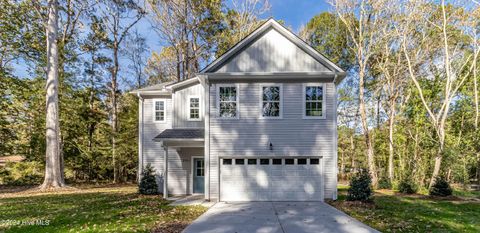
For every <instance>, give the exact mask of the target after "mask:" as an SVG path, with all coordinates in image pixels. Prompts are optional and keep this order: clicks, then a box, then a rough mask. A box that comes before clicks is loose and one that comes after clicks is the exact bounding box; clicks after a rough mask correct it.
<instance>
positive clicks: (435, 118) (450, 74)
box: [397, 0, 478, 186]
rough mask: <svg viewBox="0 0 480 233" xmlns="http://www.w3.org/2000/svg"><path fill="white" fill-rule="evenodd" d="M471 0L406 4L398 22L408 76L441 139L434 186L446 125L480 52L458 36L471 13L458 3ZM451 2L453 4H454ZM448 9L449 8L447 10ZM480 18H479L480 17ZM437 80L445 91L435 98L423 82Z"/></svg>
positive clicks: (443, 145)
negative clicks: (472, 51)
mask: <svg viewBox="0 0 480 233" xmlns="http://www.w3.org/2000/svg"><path fill="white" fill-rule="evenodd" d="M468 3H469V2H468V1H453V2H449V3H448V5H449V6H447V4H446V3H445V1H444V0H442V1H441V2H440V3H439V4H431V3H430V2H429V1H424V0H417V1H411V2H408V3H406V4H405V5H404V7H405V11H404V12H405V15H404V17H405V18H404V20H403V21H401V22H400V23H399V24H397V30H398V33H399V36H400V38H401V49H402V51H403V55H404V57H405V60H406V62H407V67H408V75H409V77H410V79H411V80H412V81H413V83H414V85H415V87H416V89H417V91H418V95H419V97H420V99H421V101H422V104H423V106H424V108H425V110H426V111H427V113H428V116H429V118H430V121H431V123H432V126H433V128H434V129H435V133H436V137H437V140H438V150H437V154H436V156H435V165H434V168H433V173H432V177H431V180H430V186H432V184H433V183H434V181H435V179H436V177H437V176H438V175H439V173H440V169H441V164H442V159H443V155H444V152H445V136H446V132H445V126H446V121H447V119H448V115H449V111H450V106H451V104H452V101H453V100H454V98H455V97H456V95H457V93H458V90H459V88H460V87H461V86H462V85H463V84H464V83H465V81H466V80H467V78H468V77H469V76H470V75H471V73H472V70H473V68H474V64H475V63H476V62H475V61H474V60H473V58H474V57H476V56H477V55H478V51H476V52H475V54H468V53H466V52H465V49H464V48H463V47H464V43H462V42H460V40H459V39H458V38H455V35H459V34H463V33H464V30H465V28H464V26H465V22H466V21H467V20H468V19H469V18H471V17H467V16H468V14H469V13H470V12H468V11H465V9H472V8H469V7H466V8H460V7H458V6H462V5H463V6H465V4H468ZM450 4H451V5H450ZM447 8H448V9H447ZM477 20H478V19H477ZM432 79H437V80H438V81H439V83H440V88H441V91H440V93H439V95H438V97H437V98H436V99H435V100H432V99H428V97H427V96H426V95H425V94H424V90H425V88H424V87H423V85H422V83H423V82H424V81H428V82H430V80H432Z"/></svg>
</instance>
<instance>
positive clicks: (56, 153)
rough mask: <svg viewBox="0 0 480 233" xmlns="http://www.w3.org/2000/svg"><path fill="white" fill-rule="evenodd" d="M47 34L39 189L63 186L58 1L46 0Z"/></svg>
mask: <svg viewBox="0 0 480 233" xmlns="http://www.w3.org/2000/svg"><path fill="white" fill-rule="evenodd" d="M46 36H47V84H46V90H47V95H46V103H47V114H46V128H47V131H46V153H45V154H46V165H45V180H44V181H43V184H42V185H41V186H40V188H41V189H49V188H58V187H63V186H65V181H64V180H63V175H62V172H63V171H62V169H61V158H60V140H59V132H60V123H59V118H60V117H59V110H58V47H57V36H58V1H57V0H49V1H48V20H47V25H46Z"/></svg>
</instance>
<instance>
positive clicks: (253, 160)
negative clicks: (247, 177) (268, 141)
mask: <svg viewBox="0 0 480 233" xmlns="http://www.w3.org/2000/svg"><path fill="white" fill-rule="evenodd" d="M248 164H257V160H256V159H248Z"/></svg>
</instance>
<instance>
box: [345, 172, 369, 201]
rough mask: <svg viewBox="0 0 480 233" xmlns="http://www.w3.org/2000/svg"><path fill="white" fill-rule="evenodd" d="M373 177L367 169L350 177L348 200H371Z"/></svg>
mask: <svg viewBox="0 0 480 233" xmlns="http://www.w3.org/2000/svg"><path fill="white" fill-rule="evenodd" d="M371 186H372V179H371V177H370V174H368V172H367V171H361V172H359V173H357V174H355V175H354V176H353V177H352V179H350V188H349V189H348V195H347V200H348V201H369V200H370V198H371V196H372V187H371Z"/></svg>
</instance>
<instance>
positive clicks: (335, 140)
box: [332, 72, 338, 200]
mask: <svg viewBox="0 0 480 233" xmlns="http://www.w3.org/2000/svg"><path fill="white" fill-rule="evenodd" d="M337 76H338V75H337V73H336V72H335V78H334V79H333V80H334V83H333V84H334V85H335V86H334V88H335V89H334V90H335V96H334V101H335V102H334V104H335V114H334V115H333V117H334V119H333V121H334V122H335V124H334V127H335V128H334V129H335V134H334V136H333V137H334V147H335V148H334V150H335V153H334V156H335V188H334V189H333V190H334V191H333V197H332V199H333V200H337V192H338V191H337V185H338V184H337V183H338V125H337V124H338V123H337V111H338V106H337V83H336V81H337Z"/></svg>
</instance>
